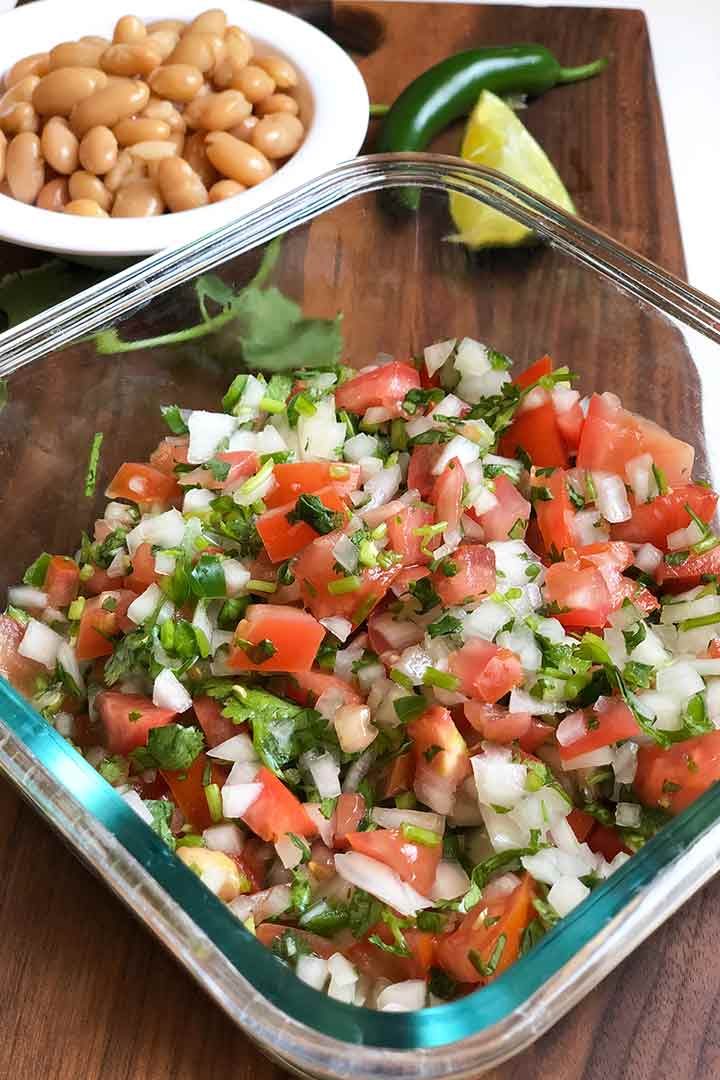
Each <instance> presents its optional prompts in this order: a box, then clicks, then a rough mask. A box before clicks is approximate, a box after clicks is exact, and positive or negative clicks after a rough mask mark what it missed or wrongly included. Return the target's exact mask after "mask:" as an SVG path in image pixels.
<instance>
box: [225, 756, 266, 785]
mask: <svg viewBox="0 0 720 1080" xmlns="http://www.w3.org/2000/svg"><path fill="white" fill-rule="evenodd" d="M259 769H260V762H259V761H257V760H256V761H235V762H234V763H233V767H232V769H231V770H230V773H229V775H228V778H227V780H226V781H225V783H226V784H227V785H228V787H233V786H234V785H235V784H251V783H252V782H253V781H254V779H255V777H256V776H257V774H258V771H259Z"/></svg>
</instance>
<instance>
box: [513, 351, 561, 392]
mask: <svg viewBox="0 0 720 1080" xmlns="http://www.w3.org/2000/svg"><path fill="white" fill-rule="evenodd" d="M552 370H553V362H552V357H550V356H548V355H547V353H546V354H545V356H541V357H540V359H539V360H536V361H535V362H534V363H533V364H531V365H530V367H528V368H525V370H524V371H521V372H520V374H519V375H516V376H515V378H514V379H513V382H514V383H515V385H516V386H519V387H520V389H521V390H527V389H528V387H530V386H533V385H534V384H535V383H536V382H537V381H538V380H539V379H542V378H543V376H545V375H552Z"/></svg>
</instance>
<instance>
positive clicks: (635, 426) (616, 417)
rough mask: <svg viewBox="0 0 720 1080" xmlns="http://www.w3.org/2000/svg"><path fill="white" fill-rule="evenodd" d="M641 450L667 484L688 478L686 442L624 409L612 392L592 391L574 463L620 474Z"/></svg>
mask: <svg viewBox="0 0 720 1080" xmlns="http://www.w3.org/2000/svg"><path fill="white" fill-rule="evenodd" d="M641 454H650V456H651V457H652V459H653V462H654V463H655V465H657V466H658V468H660V469H662V471H663V473H664V474H665V477H666V479H667V482H668V483H669V484H670V485H671V486H673V487H674V486H675V485H677V484H687V483H688V481H689V480H690V477H691V475H692V467H693V462H694V460H695V451H694V449H693V448H692V446H690V445H689V443H686V442H683V441H682V440H681V439H676V438H675V437H674V436H673V435H671V434H670V433H669V432H668V431H665V430H664V429H663V428H661V427H660V426H659V425H658V424H655V423H653V421H652V420H646V419H645V418H644V417H642V416H637V415H636V414H635V413H632V412H629V411H628V410H627V409H624V408H623V407H622V405H621V404H620V401H619V399H618V398H617V397H615V395H614V394H593V396H592V397H591V399H590V406H589V408H588V413H587V417H586V420H585V425H584V427H583V431H582V437H581V439H580V446H579V447H578V455H577V464H578V467H579V468H581V469H597V470H599V471H602V472H610V473H616V474H618V475H619V476H622V477H623V478H624V477H625V466H626V465H627V463H628V461H631V460H632V459H633V458H636V457H638V456H640V455H641Z"/></svg>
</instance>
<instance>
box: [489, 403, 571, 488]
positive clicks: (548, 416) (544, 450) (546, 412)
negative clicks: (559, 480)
mask: <svg viewBox="0 0 720 1080" xmlns="http://www.w3.org/2000/svg"><path fill="white" fill-rule="evenodd" d="M518 449H519V450H520V451H521V452H522V451H523V450H524V451H525V453H526V454H527V455H528V456H529V458H530V461H531V462H532V463H533V465H535V466H536V468H543V469H550V468H560V469H566V468H567V466H568V455H567V450H566V449H565V445H564V443H563V441H562V439H561V438H560V432H559V430H558V425H557V419H556V416H555V409H554V407H553V403H552V400H551V398H550V395H549V394H547V393H545V400H544V401H543V403H542V404H541V405H536V406H535V408H532V409H526V410H525V411H524V412H520V413H517V414H516V415H515V419H514V420H513V422H512V424H511V425H510V427H509V428H508V429H507V431H505V432H504V433H503V435H502V436H501V438H500V453H501V454H504V455H505V456H506V457H516V456H517V452H518Z"/></svg>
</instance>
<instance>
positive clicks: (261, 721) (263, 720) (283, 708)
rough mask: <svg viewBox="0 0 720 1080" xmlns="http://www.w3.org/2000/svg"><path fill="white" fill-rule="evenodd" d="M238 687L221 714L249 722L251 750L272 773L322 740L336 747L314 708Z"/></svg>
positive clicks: (324, 722)
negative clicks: (251, 741) (239, 690)
mask: <svg viewBox="0 0 720 1080" xmlns="http://www.w3.org/2000/svg"><path fill="white" fill-rule="evenodd" d="M241 689H242V694H241V696H240V697H238V696H236V695H237V688H236V690H235V693H234V695H233V696H232V697H230V698H227V699H226V700H225V708H224V709H223V716H225V717H227V718H228V719H229V720H232V721H233V723H235V724H243V723H246V722H247V721H249V722H250V724H251V726H252V734H253V746H254V747H255V752H256V754H257V755H258V757H259V758H260V760H261V761H262V762H263V764H264V765H266V766H267V768H268V769H270V770H272V772H274V773H275V774H276V775H278V776H280V775H282V771H283V769H285V768H286V767H287V766H288V765H290V764H291V762H294V761H297V759H298V758H299V757H300V755H301V754H303V753H304V752H305V751H306V750H309V749H310V748H311V747H316V746H317V747H320V746H321V745H322V744H323V743H325V744H328V745H330V746H333V747H334V748H336V747H337V741H336V739H335V738H334V732H333V731H332V730H331V729H329V728H328V725H327V721H326V720H324V719H323V717H322V716H320V714H319V713H317V712H315V710H314V709H307V708H304V707H303V706H301V705H295V704H294V703H293V702H291V701H285V699H284V698H280V697H276V695H275V694H271V693H269V692H268V691H267V690H260V689H257V688H255V687H247V688H246V687H242V688H241Z"/></svg>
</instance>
